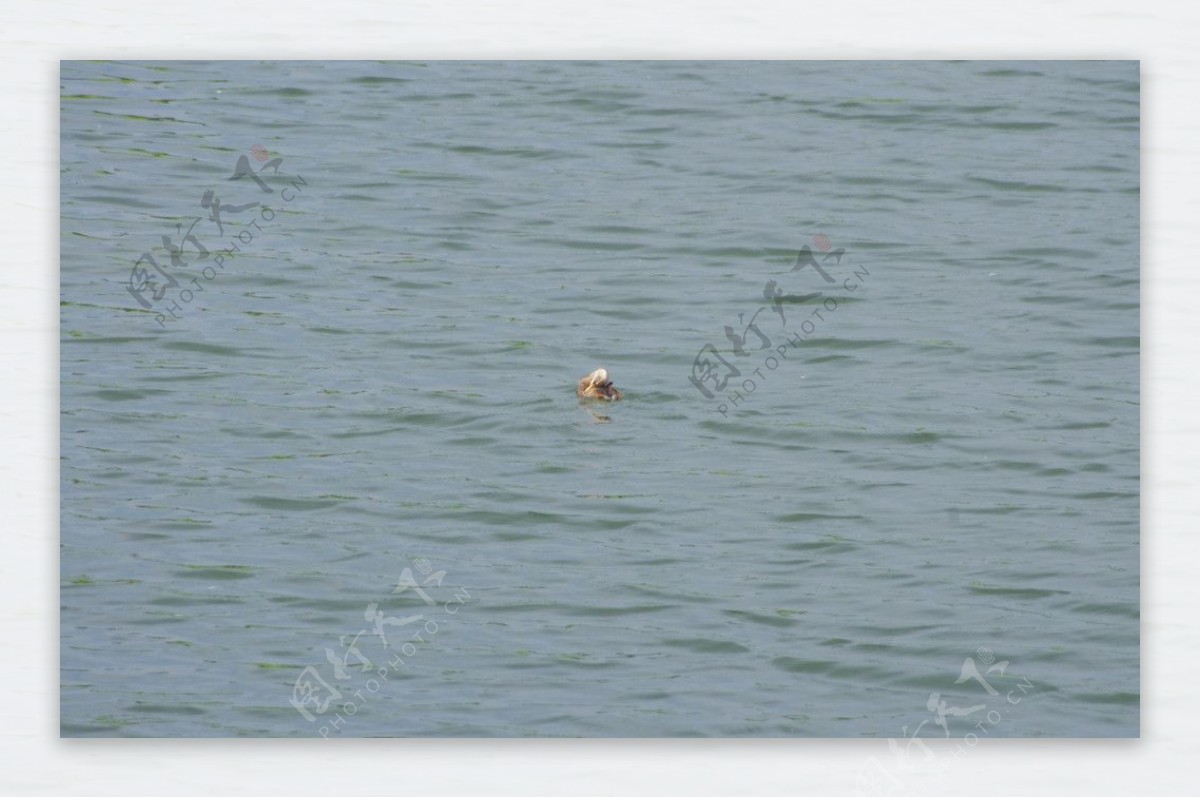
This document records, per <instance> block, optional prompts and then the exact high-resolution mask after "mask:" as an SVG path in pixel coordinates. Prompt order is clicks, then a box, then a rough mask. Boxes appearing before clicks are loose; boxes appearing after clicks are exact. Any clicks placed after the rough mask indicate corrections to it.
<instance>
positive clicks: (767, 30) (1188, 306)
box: [0, 0, 1200, 795]
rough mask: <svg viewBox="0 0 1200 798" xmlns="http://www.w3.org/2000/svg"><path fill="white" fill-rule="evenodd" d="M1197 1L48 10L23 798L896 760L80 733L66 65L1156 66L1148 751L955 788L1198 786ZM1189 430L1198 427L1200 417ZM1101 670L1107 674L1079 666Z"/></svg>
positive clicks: (508, 787)
mask: <svg viewBox="0 0 1200 798" xmlns="http://www.w3.org/2000/svg"><path fill="white" fill-rule="evenodd" d="M1198 19H1200V15H1198V12H1197V6H1196V5H1195V4H1184V3H1168V2H1141V3H1136V4H1134V3H1119V2H1111V0H1107V1H1102V2H1083V1H1082V0H1067V1H1066V2H1058V3H1043V2H1029V1H1027V0H1009V2H1006V3H1004V4H996V5H990V4H988V5H984V4H967V3H961V2H922V3H909V4H902V3H898V2H889V3H874V2H863V1H862V0H834V2H828V3H821V4H819V5H814V6H810V5H807V4H801V3H795V2H792V3H788V2H782V1H781V2H765V1H763V0H741V1H740V2H736V3H729V4H717V3H713V2H682V0H678V1H676V2H659V3H656V4H655V3H651V2H648V0H640V1H639V2H630V1H629V0H620V2H602V0H594V1H593V2H590V3H582V2H578V0H553V1H552V0H506V2H483V0H475V1H474V2H470V3H465V2H441V3H436V4H435V3H434V2H423V3H419V4H418V3H412V2H407V3H406V2H393V3H383V2H379V3H370V2H358V1H356V0H341V2H338V3H333V4H323V5H320V6H318V7H316V8H315V9H311V10H310V9H307V8H299V7H298V4H295V3H284V2H282V0H260V1H259V2H256V3H244V2H239V3H234V2H229V0H205V2H200V3H193V4H170V3H165V2H161V0H159V1H158V2H155V3H147V2H132V0H127V1H125V2H118V1H116V0H109V1H108V2H98V3H96V4H95V5H92V6H85V5H84V4H79V3H73V4H66V3H55V2H42V3H36V4H34V3H25V4H21V5H19V6H13V7H10V8H7V9H6V19H5V24H4V33H3V41H2V42H0V45H2V46H0V62H2V64H3V68H2V69H0V85H2V86H3V98H2V99H3V105H4V110H3V113H0V143H2V145H3V146H2V147H0V153H3V161H4V164H5V169H4V173H3V184H2V185H3V187H2V188H0V191H2V192H3V204H2V205H0V208H2V212H0V229H2V230H3V232H4V234H5V235H4V237H3V239H2V240H3V250H4V257H3V263H4V278H3V283H2V284H0V286H2V287H0V309H2V312H0V329H3V336H4V337H3V340H4V346H3V348H2V357H3V364H4V369H3V372H2V373H3V374H4V375H5V377H6V379H7V380H8V381H9V388H8V390H7V391H6V393H5V395H4V399H3V405H0V423H2V424H3V438H2V440H3V442H4V451H3V454H2V455H0V469H2V470H0V477H2V478H3V484H4V486H5V491H4V494H3V496H4V499H3V507H2V510H3V512H2V514H0V518H3V519H4V524H3V534H4V541H5V544H6V546H5V552H4V555H5V556H3V557H0V590H2V591H3V594H4V598H5V599H6V600H5V601H4V602H3V603H0V631H2V635H0V640H3V641H4V643H5V654H4V656H3V657H2V658H0V661H2V664H0V673H2V674H3V679H2V680H0V695H3V700H0V719H2V722H0V792H2V793H4V794H9V793H29V794H59V793H62V792H70V793H78V794H97V795H106V794H122V795H149V794H156V795H181V794H196V793H211V794H254V793H257V794H297V795H299V794H305V795H307V794H323V793H336V794H376V793H403V794H439V795H449V794H464V793H466V794H471V793H475V794H497V795H543V794H555V793H567V794H579V795H595V794H627V793H638V794H656V795H670V794H696V795H722V794H748V793H751V794H763V795H767V794H809V793H834V794H847V793H852V792H853V790H854V789H855V778H854V774H855V773H856V772H857V770H858V768H860V767H861V766H862V764H863V762H864V759H865V758H866V757H868V756H872V755H875V756H880V757H881V758H883V757H884V756H885V755H886V753H887V749H886V744H885V743H883V742H882V741H826V740H795V741H754V740H745V741H678V740H667V741H636V742H621V741H570V740H565V741H564V740H541V741H522V740H497V741H429V740H376V741H363V740H354V741H352V740H346V741H324V740H310V741H282V740H262V741H136V740H135V741H129V740H65V741H60V740H59V739H58V618H57V609H58V552H57V542H58V529H57V524H58V506H57V503H58V463H57V453H58V360H57V357H58V312H57V311H58V298H59V286H58V269H57V263H58V95H59V84H58V62H59V60H60V59H74V58H88V57H106V58H164V57H166V58H174V57H183V56H186V57H195V58H214V57H215V58H368V57H370V58H454V57H457V58H482V57H489V58H564V57H565V58H578V57H594V58H622V57H657V58H664V57H672V58H678V57H687V58H807V59H818V58H952V57H954V58H962V57H967V58H1030V57H1041V58H1045V57H1053V58H1132V59H1140V60H1141V61H1142V81H1143V82H1142V97H1143V108H1142V122H1143V138H1142V152H1143V156H1144V159H1145V160H1144V166H1145V168H1144V173H1143V196H1144V205H1143V219H1142V221H1143V228H1142V229H1143V240H1144V242H1145V244H1144V246H1143V249H1142V255H1143V260H1142V275H1143V283H1142V287H1143V293H1142V299H1143V318H1144V326H1145V332H1146V335H1145V336H1144V338H1143V349H1142V357H1143V360H1142V367H1143V370H1142V374H1143V383H1142V385H1143V394H1144V396H1145V399H1144V405H1143V410H1144V417H1143V418H1144V423H1143V438H1142V441H1143V447H1144V448H1143V452H1144V457H1143V472H1142V474H1143V514H1142V524H1143V525H1142V551H1143V558H1142V563H1143V572H1142V579H1143V582H1142V584H1143V594H1142V599H1143V601H1142V611H1143V637H1142V639H1143V658H1142V662H1143V671H1142V673H1143V689H1142V734H1143V739H1142V740H1140V741H1089V742H1076V741H1061V740H1046V741H1014V740H1008V741H990V742H989V743H985V744H982V745H980V746H979V748H977V749H975V750H973V751H972V752H971V755H970V756H968V757H962V758H961V759H956V760H954V761H953V762H952V763H951V772H950V774H949V777H948V778H947V779H946V780H945V781H944V782H941V784H943V785H944V789H945V792H946V794H955V793H968V794H987V795H990V794H1000V793H1011V794H1027V793H1031V792H1035V793H1043V794H1044V793H1060V794H1100V793H1103V794H1113V795H1119V794H1120V795H1124V794H1129V795H1132V794H1138V795H1143V794H1162V793H1180V792H1183V793H1186V792H1191V791H1194V790H1195V789H1196V786H1195V785H1196V782H1195V780H1194V771H1193V768H1195V766H1196V764H1195V761H1194V756H1195V752H1196V751H1197V750H1200V745H1198V744H1197V743H1198V740H1197V731H1196V727H1197V724H1196V723H1195V721H1196V720H1197V719H1200V712H1198V711H1197V710H1198V708H1200V690H1198V689H1197V688H1196V678H1197V677H1196V670H1195V666H1196V664H1197V662H1196V656H1195V654H1196V651H1197V650H1198V645H1197V644H1198V642H1200V640H1198V637H1200V635H1198V632H1197V624H1196V622H1195V618H1194V614H1193V609H1192V608H1193V607H1195V606H1197V605H1200V600H1198V596H1197V588H1196V585H1197V583H1198V581H1200V580H1197V579H1196V578H1195V577H1194V576H1193V573H1192V572H1193V571H1194V569H1195V568H1196V563H1197V562H1200V558H1198V557H1197V553H1198V551H1197V550H1198V548H1200V547H1198V545H1197V539H1198V537H1200V534H1198V533H1197V532H1196V531H1195V530H1194V528H1193V527H1192V526H1191V523H1190V522H1192V521H1193V520H1194V519H1195V518H1196V517H1197V516H1198V515H1200V513H1198V512H1197V510H1198V509H1200V508H1198V506H1197V504H1198V502H1197V496H1198V495H1200V491H1197V490H1195V489H1194V488H1193V486H1192V482H1191V481H1192V480H1194V479H1195V478H1196V475H1197V463H1198V462H1200V456H1197V455H1196V454H1195V452H1196V451H1197V450H1198V449H1200V447H1198V442H1197V431H1198V426H1200V424H1198V422H1197V420H1196V415H1195V413H1194V411H1190V410H1189V408H1194V407H1195V402H1194V399H1195V397H1196V394H1197V392H1196V383H1197V374H1200V368H1198V365H1200V357H1198V354H1200V352H1198V351H1197V349H1198V347H1197V340H1198V337H1197V320H1198V319H1200V313H1197V312H1196V311H1195V309H1194V307H1193V303H1192V302H1190V301H1189V300H1190V299H1192V298H1193V297H1195V296H1196V287H1197V273H1198V269H1200V263H1197V257H1196V251H1195V248H1194V247H1193V246H1189V245H1190V244H1191V241H1190V239H1191V237H1192V235H1193V231H1194V230H1195V228H1196V224H1197V220H1200V214H1198V213H1197V200H1196V178H1197V175H1198V173H1197V169H1196V162H1197V159H1196V146H1197V142H1198V141H1200V126H1198V125H1197V107H1198V106H1200V102H1198V100H1200V81H1198V80H1197V78H1198V76H1200V73H1198V71H1197V61H1196V57H1195V53H1196V44H1195V43H1196V41H1197V40H1198V39H1200V35H1198V34H1200V25H1198V24H1197V22H1198ZM1189 419H1191V420H1190V421H1189ZM1080 666H1081V667H1086V663H1080Z"/></svg>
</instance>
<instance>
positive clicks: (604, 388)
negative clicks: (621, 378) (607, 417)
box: [575, 368, 621, 402]
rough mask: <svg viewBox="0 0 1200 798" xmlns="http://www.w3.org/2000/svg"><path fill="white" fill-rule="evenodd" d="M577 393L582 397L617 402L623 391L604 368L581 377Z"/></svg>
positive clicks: (576, 389)
mask: <svg viewBox="0 0 1200 798" xmlns="http://www.w3.org/2000/svg"><path fill="white" fill-rule="evenodd" d="M575 393H577V394H578V395H579V398H580V399H601V400H603V401H606V402H615V401H617V400H618V399H620V398H621V392H620V391H619V390H617V388H616V386H614V385H613V384H612V380H610V379H609V378H608V372H607V371H606V370H604V369H602V368H600V369H596V370H595V371H593V372H592V373H591V374H589V375H587V376H586V377H584V378H583V379H581V380H580V381H579V385H578V386H577V387H576V388H575Z"/></svg>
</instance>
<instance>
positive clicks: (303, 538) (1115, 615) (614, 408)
mask: <svg viewBox="0 0 1200 798" xmlns="http://www.w3.org/2000/svg"><path fill="white" fill-rule="evenodd" d="M61 83H62V224H61V242H62V243H61V252H62V316H61V333H62V339H61V340H62V343H61V360H62V367H61V375H62V417H61V438H62V558H61V563H62V591H61V600H62V608H61V635H62V650H61V668H62V671H61V682H62V691H61V728H62V733H63V734H64V735H68V736H86V735H135V736H143V735H153V736H159V735H190V736H207V735H241V736H255V735H271V736H318V735H322V734H324V735H326V736H360V735H362V736H367V735H371V736H375V735H455V736H458V735H471V736H492V735H502V736H528V735H585V736H612V735H616V736H660V735H719V736H730V735H755V736H781V735H786V736H792V735H801V736H803V735H816V736H870V737H880V738H895V739H897V740H900V741H903V738H904V737H906V736H910V735H912V734H913V733H914V729H920V731H919V732H917V733H918V734H919V736H933V737H944V736H950V737H954V738H961V737H963V736H964V735H965V734H967V733H968V732H978V730H977V729H975V728H974V727H975V724H976V723H979V722H985V723H987V724H988V729H989V733H990V734H991V736H1038V735H1040V736H1128V735H1136V734H1137V733H1138V729H1139V723H1138V706H1139V671H1138V662H1139V648H1138V642H1139V603H1138V591H1139V570H1138V561H1139V547H1138V536H1139V527H1138V508H1139V500H1138V496H1139V462H1138V452H1139V449H1138V447H1139V438H1138V419H1139V393H1138V357H1139V325H1138V308H1139V296H1138V287H1139V282H1138V279H1139V278H1138V213H1139V154H1138V143H1139V142H1138V130H1139V78H1138V68H1137V64H1136V63H1132V62H1112V63H1105V62H1058V63H1054V62H1047V63H1042V62H1039V63H982V62H961V63H945V62H937V63H922V62H908V63H868V62H860V63H823V62H800V63H788V62H773V63H744V62H716V63H680V62H660V63H539V62H531V63H484V64H478V63H294V62H283V63H253V64H251V63H241V62H224V63H182V62H181V63H153V64H147V63H138V64H120V63H79V62H64V64H63V66H62V75H61ZM255 145H261V148H262V149H258V150H254V151H252V148H253V147H254V146H255ZM264 150H265V151H264ZM243 156H244V157H245V158H246V161H245V164H246V165H247V166H248V167H249V168H250V169H251V170H253V171H255V172H259V171H260V170H261V176H259V175H257V174H256V175H254V176H251V175H249V174H244V175H242V176H241V177H240V178H238V179H235V180H231V179H230V177H231V176H232V175H234V174H235V168H236V165H237V164H238V162H239V158H241V157H243ZM264 158H265V159H266V160H265V161H264V160H261V159H264ZM275 158H281V159H282V160H281V161H274V162H272V161H271V159H275ZM253 177H259V179H260V180H261V181H262V187H261V188H260V186H259V185H258V184H256V183H255V182H254V180H253ZM206 191H211V192H213V194H212V195H210V198H209V200H208V201H207V203H206V201H205V199H204V196H205V192H206ZM214 203H216V204H218V205H220V206H222V209H221V214H220V215H221V225H222V227H221V229H218V226H217V223H216V222H215V221H214V220H213V219H212V218H211V217H210V207H204V205H205V204H207V205H209V206H211V205H213V204H214ZM251 203H258V205H257V206H254V207H250V208H246V207H244V206H247V205H250V204H251ZM268 217H269V218H268ZM197 219H198V220H199V221H197ZM252 221H254V222H255V225H251V222H252ZM193 223H195V224H194V226H193ZM189 229H190V230H191V235H192V236H193V238H192V239H187V238H185V236H186V235H187V234H188V231H189ZM822 235H823V236H826V237H827V238H828V243H827V244H826V243H825V239H822V238H819V237H817V236H822ZM164 236H165V237H166V239H165V240H164ZM239 236H241V238H240V240H239ZM165 244H169V245H171V246H173V247H176V248H177V253H176V254H177V255H178V256H179V258H180V262H179V263H178V264H175V265H172V259H171V256H170V253H169V252H168V250H167V249H165V248H164V245H165ZM235 245H236V247H237V248H238V250H240V251H232V252H226V251H227V250H233V249H234V246H235ZM806 246H807V247H809V248H810V249H809V251H810V252H812V253H813V254H814V255H815V256H816V257H817V258H818V264H819V265H822V267H823V268H824V269H825V271H826V272H827V273H828V274H829V276H830V278H831V279H832V280H833V282H826V281H825V280H824V279H823V278H822V276H821V275H820V274H819V273H818V271H817V270H816V269H814V268H811V267H810V266H804V267H802V268H794V267H796V265H797V253H798V252H799V251H801V249H802V248H803V247H806ZM201 247H203V248H204V251H205V252H207V256H206V257H204V258H201V257H200V255H201V249H200V248H201ZM824 247H828V248H829V251H830V252H833V251H835V250H836V249H838V248H843V249H844V250H845V252H844V253H843V254H841V256H840V258H837V257H830V256H828V255H827V254H825V252H824V249H823V248H824ZM143 253H150V255H151V256H152V257H153V258H154V259H155V262H156V263H157V264H158V265H159V267H161V272H156V271H155V270H154V269H153V267H152V266H151V264H150V262H149V261H145V260H144V261H142V263H141V264H140V267H139V268H142V269H144V270H145V273H146V274H155V275H157V276H156V279H157V280H158V283H157V286H158V287H160V288H164V289H165V290H164V291H163V293H162V294H161V298H160V299H158V300H155V297H154V287H153V286H152V287H151V289H150V290H148V291H143V292H142V293H141V297H142V299H143V300H145V301H146V303H147V304H148V305H149V306H150V307H149V308H148V309H147V308H145V307H143V306H142V305H141V304H139V301H138V300H137V298H136V297H135V296H134V294H133V293H131V292H130V291H129V290H127V289H128V288H129V286H130V285H131V280H130V274H131V269H132V268H133V267H134V264H135V262H136V261H137V260H138V259H139V258H140V257H141V256H142V255H143ZM209 274H211V275H212V276H211V277H209V276H208V275H209ZM162 275H168V276H169V277H171V278H174V279H175V280H176V282H177V285H176V286H174V287H168V285H167V283H166V279H168V278H167V277H163V276H162ZM768 281H774V282H775V286H772V287H771V290H770V292H769V293H773V292H774V291H779V292H782V294H783V295H784V297H785V299H784V301H782V302H781V303H780V304H779V305H778V307H776V306H774V305H773V304H772V303H771V302H769V301H768V299H767V297H766V296H764V290H766V289H768ZM137 283H138V280H134V281H133V285H134V287H135V288H136V287H138V286H137ZM200 289H203V290H202V291H201V290H200ZM184 291H190V292H191V294H190V299H189V298H188V296H187V295H185V294H184V293H183V292H184ZM817 292H820V294H821V296H819V297H810V298H809V299H807V300H804V301H801V299H799V297H803V296H806V295H809V294H814V293H817ZM135 293H136V292H135ZM831 303H832V304H831ZM172 314H173V315H174V317H172ZM752 319H753V320H754V322H755V326H756V328H757V330H758V332H755V330H754V329H747V324H748V323H749V322H750V321H751V320H752ZM785 322H786V325H785ZM727 325H728V326H729V327H730V328H731V330H732V332H733V333H734V336H735V337H737V336H739V335H743V336H744V344H743V345H742V348H743V351H744V352H745V353H746V354H745V355H744V356H743V355H738V354H737V353H735V352H734V351H733V350H734V346H733V342H732V340H731V339H730V338H729V337H727V336H726V334H725V327H726V326H727ZM759 333H761V335H759ZM768 341H769V342H770V343H769V345H767V342H768ZM789 341H790V343H789ZM706 344H711V345H712V346H713V347H715V349H716V351H717V353H718V354H719V355H720V356H721V358H723V359H724V360H725V361H727V362H728V363H730V364H732V365H733V366H734V367H736V368H738V369H739V370H740V372H741V374H740V375H739V376H738V377H735V378H731V379H730V380H729V381H728V383H727V384H726V385H725V389H724V390H723V391H718V390H715V385H714V384H713V381H711V380H709V381H707V382H705V381H703V380H701V384H702V385H705V386H706V387H707V388H710V389H713V390H711V391H710V392H712V393H713V394H714V398H712V399H708V398H706V397H705V396H704V395H703V394H702V392H701V390H700V389H699V388H698V387H697V386H695V385H694V384H693V383H692V382H691V381H689V376H693V375H695V374H700V376H704V375H703V373H702V372H700V371H696V370H694V369H693V363H694V361H696V359H697V356H698V354H699V353H700V352H701V348H702V347H704V346H705V345H706ZM708 357H709V360H710V362H713V363H717V364H718V365H719V361H717V360H716V359H715V358H713V357H712V356H711V355H709V356H708ZM772 364H773V365H772ZM597 366H604V367H606V368H608V369H609V372H610V374H611V375H612V377H613V378H614V379H615V381H616V384H617V385H618V386H619V387H620V388H622V389H623V390H624V391H625V393H626V399H625V401H622V402H620V403H617V404H613V405H610V406H605V407H603V408H588V407H583V406H581V405H580V404H579V402H578V401H577V399H576V397H575V395H574V384H575V381H576V380H578V378H579V377H581V376H582V375H583V374H585V373H586V372H588V371H591V370H592V369H593V368H596V367H597ZM721 368H722V369H724V367H723V366H722V367H721ZM756 370H757V374H756ZM724 373H726V374H727V373H728V372H724ZM718 376H719V375H718ZM405 569H408V570H407V571H406V570H405ZM406 579H411V584H412V585H415V587H408V588H407V589H403V590H401V592H394V591H395V590H396V589H397V585H398V581H403V580H406ZM416 587H419V588H421V591H423V593H422V592H418V591H417V590H416ZM426 598H427V599H428V602H432V603H427V601H426ZM369 605H374V607H371V606H369ZM375 613H380V615H378V616H376V615H375ZM417 616H420V617H419V619H417V620H412V619H414V618H417ZM376 620H379V621H380V622H381V625H380V626H379V627H378V631H379V632H381V633H382V635H383V637H380V636H377V635H376V631H377V629H376V626H375V621H376ZM360 632H361V633H362V634H361V635H360V634H359V633H360ZM356 635H357V636H358V639H357V645H356V649H357V650H358V651H359V652H360V654H361V657H355V656H354V655H353V653H352V652H348V650H347V645H348V644H351V643H353V641H354V639H355V636H356ZM383 638H386V639H387V640H388V644H389V645H388V647H387V648H384V646H383ZM327 650H328V652H329V653H330V654H332V658H331V657H330V656H329V654H327ZM333 660H341V661H340V662H337V663H336V664H337V665H338V666H339V667H340V668H341V671H340V672H338V669H337V668H335V663H334V662H333ZM364 662H369V663H370V664H369V666H367V665H365V664H364ZM343 663H344V664H343ZM1001 663H1007V664H1004V665H1002V664H1001ZM367 667H369V668H370V669H369V670H365V669H366V668H367ZM306 668H311V670H306ZM972 669H974V672H973V671H972ZM381 670H382V671H383V672H381ZM976 673H977V674H978V675H977V676H976ZM339 676H341V677H343V678H338V677H339ZM316 677H319V679H320V681H318V680H317V678H316ZM956 681H957V682H958V683H957V684H956ZM985 683H986V685H987V688H990V691H989V689H987V688H985V686H984V685H985ZM305 685H308V686H310V687H312V688H313V692H311V693H306V692H305V691H304V689H303V688H304V686H305ZM329 689H336V690H337V691H338V694H339V696H340V697H339V698H337V699H336V700H332V698H331V695H330V693H329V692H328V690H329ZM933 693H936V694H937V698H934V699H933V700H931V694H933ZM1014 698H1015V699H1017V700H1015V701H1014V700H1013V699H1014ZM939 700H940V701H941V702H943V703H942V704H941V705H940V708H939V705H938V701H939ZM293 701H294V702H295V704H296V705H298V707H299V708H298V707H297V706H296V705H293ZM322 710H323V711H322ZM990 713H995V715H994V716H993V715H991V714H990ZM306 714H307V716H308V717H306V716H305V715H306ZM989 717H998V720H997V721H995V722H991V721H988V720H986V718H989ZM308 718H311V720H309V719H308ZM942 724H944V725H942Z"/></svg>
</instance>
